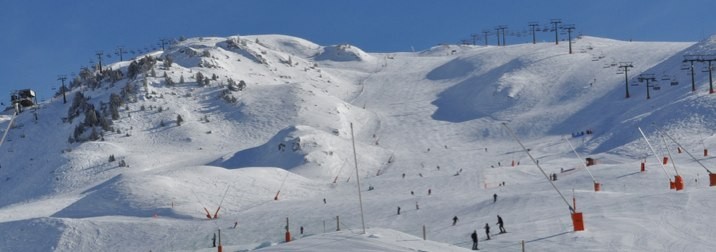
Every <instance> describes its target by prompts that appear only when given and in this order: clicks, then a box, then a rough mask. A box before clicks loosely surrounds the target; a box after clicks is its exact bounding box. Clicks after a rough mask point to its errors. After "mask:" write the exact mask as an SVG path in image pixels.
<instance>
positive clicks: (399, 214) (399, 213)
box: [398, 207, 400, 215]
mask: <svg viewBox="0 0 716 252" xmlns="http://www.w3.org/2000/svg"><path fill="white" fill-rule="evenodd" d="M398 215H400V207H398Z"/></svg>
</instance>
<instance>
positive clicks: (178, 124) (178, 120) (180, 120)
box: [177, 115, 184, 126]
mask: <svg viewBox="0 0 716 252" xmlns="http://www.w3.org/2000/svg"><path fill="white" fill-rule="evenodd" d="M182 122H184V118H181V115H177V126H181V123H182Z"/></svg>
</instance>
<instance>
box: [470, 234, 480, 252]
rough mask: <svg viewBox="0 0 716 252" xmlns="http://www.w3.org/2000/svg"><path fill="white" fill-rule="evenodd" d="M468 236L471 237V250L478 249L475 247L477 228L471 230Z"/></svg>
mask: <svg viewBox="0 0 716 252" xmlns="http://www.w3.org/2000/svg"><path fill="white" fill-rule="evenodd" d="M470 238H472V250H479V249H478V248H477V230H475V231H473V232H472V234H471V235H470Z"/></svg>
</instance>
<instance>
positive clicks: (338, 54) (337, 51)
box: [315, 44, 374, 61]
mask: <svg viewBox="0 0 716 252" xmlns="http://www.w3.org/2000/svg"><path fill="white" fill-rule="evenodd" d="M322 49H323V50H322V51H321V52H320V53H319V54H318V55H316V56H315V58H316V60H318V61H324V60H325V61H371V60H374V59H373V56H371V55H369V54H367V53H365V52H364V51H363V50H361V49H360V48H357V47H355V46H352V45H349V44H343V45H334V46H326V47H323V48H322Z"/></svg>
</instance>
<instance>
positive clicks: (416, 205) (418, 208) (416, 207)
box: [415, 201, 420, 210]
mask: <svg viewBox="0 0 716 252" xmlns="http://www.w3.org/2000/svg"><path fill="white" fill-rule="evenodd" d="M415 210H420V205H418V202H417V201H416V202H415Z"/></svg>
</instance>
